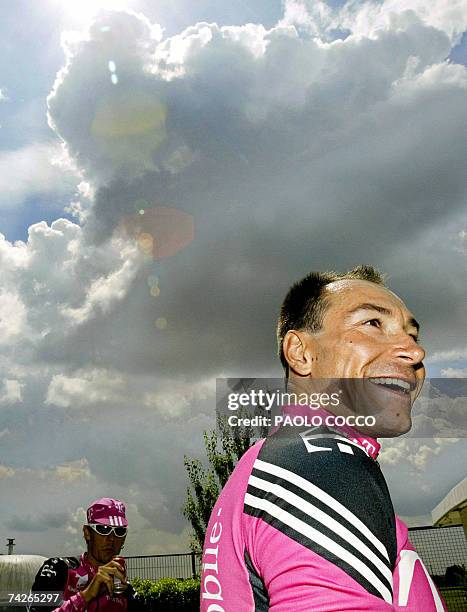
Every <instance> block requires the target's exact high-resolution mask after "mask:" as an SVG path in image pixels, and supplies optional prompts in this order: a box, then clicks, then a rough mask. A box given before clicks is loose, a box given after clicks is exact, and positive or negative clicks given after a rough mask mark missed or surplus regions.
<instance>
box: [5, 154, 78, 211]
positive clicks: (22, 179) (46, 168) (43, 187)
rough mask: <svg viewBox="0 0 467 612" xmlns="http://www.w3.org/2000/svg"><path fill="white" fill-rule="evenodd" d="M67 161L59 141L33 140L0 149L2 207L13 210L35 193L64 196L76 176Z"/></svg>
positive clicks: (69, 191) (73, 184) (72, 185)
mask: <svg viewBox="0 0 467 612" xmlns="http://www.w3.org/2000/svg"><path fill="white" fill-rule="evenodd" d="M65 164H66V162H65V160H64V156H63V151H62V149H61V147H60V146H59V145H57V144H50V143H34V144H30V145H27V146H25V147H23V148H21V149H17V150H15V151H0V208H2V209H14V208H15V207H17V206H19V205H21V204H22V203H23V201H24V200H25V199H26V198H28V197H31V196H33V195H42V196H47V195H48V196H52V195H53V196H54V197H57V196H58V197H64V196H65V195H68V194H70V193H72V191H73V189H74V188H75V185H76V182H77V181H76V176H75V174H74V172H73V171H71V170H68V169H67V168H66V165H65Z"/></svg>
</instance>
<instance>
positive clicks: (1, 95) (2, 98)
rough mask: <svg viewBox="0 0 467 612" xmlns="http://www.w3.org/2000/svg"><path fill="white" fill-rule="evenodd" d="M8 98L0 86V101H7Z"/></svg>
mask: <svg viewBox="0 0 467 612" xmlns="http://www.w3.org/2000/svg"><path fill="white" fill-rule="evenodd" d="M8 100H9V98H8V94H7V91H6V89H3V88H0V102H7V101H8Z"/></svg>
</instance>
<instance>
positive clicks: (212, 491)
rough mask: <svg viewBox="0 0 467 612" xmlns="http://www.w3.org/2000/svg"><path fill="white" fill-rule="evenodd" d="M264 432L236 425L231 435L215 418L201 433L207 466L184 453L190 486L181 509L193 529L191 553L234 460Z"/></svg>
mask: <svg viewBox="0 0 467 612" xmlns="http://www.w3.org/2000/svg"><path fill="white" fill-rule="evenodd" d="M238 416H241V414H239V415H238ZM250 416H251V415H250ZM255 433H256V435H255ZM264 435H266V431H263V430H260V431H259V432H255V430H254V429H253V428H252V427H242V428H236V429H235V435H233V433H232V430H231V429H230V428H229V426H228V425H227V422H226V420H225V419H222V418H218V419H217V431H211V432H206V431H205V432H204V447H205V449H206V456H207V459H208V463H209V467H208V468H205V467H204V466H203V464H202V463H201V461H200V460H199V459H189V458H188V457H186V456H185V459H184V464H185V467H186V470H187V473H188V479H189V481H190V486H189V487H188V489H187V496H186V501H185V505H184V506H183V509H182V511H183V514H184V516H185V517H186V518H187V519H188V520H189V521H190V523H191V526H192V528H193V533H192V540H191V543H190V548H191V550H192V551H193V552H200V551H201V550H202V548H203V542H204V535H205V533H206V528H207V525H208V521H209V517H210V516H211V512H212V509H213V507H214V504H215V503H216V500H217V498H218V497H219V494H220V492H221V489H222V487H223V486H224V485H225V483H226V482H227V480H228V478H229V476H230V474H231V473H232V471H233V469H234V467H235V465H236V464H237V461H238V460H239V459H240V457H241V456H242V455H243V454H244V453H245V452H246V451H247V450H248V449H249V448H250V446H251V445H252V444H253V442H254V440H255V438H256V437H263V436H264Z"/></svg>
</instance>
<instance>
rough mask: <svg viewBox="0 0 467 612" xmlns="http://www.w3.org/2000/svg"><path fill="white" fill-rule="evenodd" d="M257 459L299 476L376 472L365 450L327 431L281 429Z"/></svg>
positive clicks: (293, 428)
mask: <svg viewBox="0 0 467 612" xmlns="http://www.w3.org/2000/svg"><path fill="white" fill-rule="evenodd" d="M258 460H261V461H264V462H269V463H272V464H274V465H277V466H280V467H282V468H284V469H288V470H290V471H292V472H294V473H297V474H299V475H303V476H305V477H309V476H310V474H311V473H314V472H319V473H320V472H322V471H323V470H324V471H325V472H328V473H329V472H332V471H333V470H337V469H338V470H340V471H343V472H347V471H355V470H359V469H368V466H370V468H369V469H370V470H371V469H376V470H378V469H379V468H378V466H377V463H376V462H375V461H374V460H373V459H371V458H370V457H369V455H368V453H367V452H366V451H365V449H364V448H363V447H362V446H360V445H359V444H357V443H356V442H354V441H352V440H350V439H347V438H346V437H344V436H343V435H341V434H339V433H338V432H335V431H332V430H330V429H328V428H316V427H313V428H298V427H282V428H281V429H280V430H279V431H277V432H276V433H275V434H274V435H272V436H270V437H269V438H266V440H265V443H264V445H263V446H262V448H261V450H260V452H259V454H258Z"/></svg>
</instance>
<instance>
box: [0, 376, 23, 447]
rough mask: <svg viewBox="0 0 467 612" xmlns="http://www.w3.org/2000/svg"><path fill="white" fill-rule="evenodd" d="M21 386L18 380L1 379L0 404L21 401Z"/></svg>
mask: <svg viewBox="0 0 467 612" xmlns="http://www.w3.org/2000/svg"><path fill="white" fill-rule="evenodd" d="M21 386H22V385H21V383H20V382H19V381H18V380H13V379H8V378H7V379H5V380H4V381H3V392H2V394H1V395H0V404H16V403H17V402H21V400H22V395H21ZM0 438H1V433H0Z"/></svg>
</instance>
